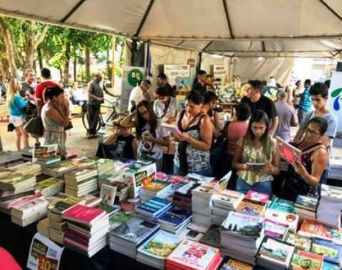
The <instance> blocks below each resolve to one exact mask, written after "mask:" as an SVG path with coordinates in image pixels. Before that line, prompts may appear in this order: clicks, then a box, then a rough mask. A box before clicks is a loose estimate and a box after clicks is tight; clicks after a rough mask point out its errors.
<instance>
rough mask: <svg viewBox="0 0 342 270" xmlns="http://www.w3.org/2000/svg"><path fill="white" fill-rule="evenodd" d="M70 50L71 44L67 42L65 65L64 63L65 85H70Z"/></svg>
mask: <svg viewBox="0 0 342 270" xmlns="http://www.w3.org/2000/svg"><path fill="white" fill-rule="evenodd" d="M70 49H71V46H70V42H69V41H67V42H66V44H65V63H64V76H63V79H64V80H63V83H64V85H66V84H68V83H69V64H70Z"/></svg>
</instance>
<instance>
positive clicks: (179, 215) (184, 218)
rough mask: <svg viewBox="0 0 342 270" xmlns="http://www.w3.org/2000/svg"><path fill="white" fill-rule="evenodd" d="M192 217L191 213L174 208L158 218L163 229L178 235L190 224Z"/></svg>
mask: <svg viewBox="0 0 342 270" xmlns="http://www.w3.org/2000/svg"><path fill="white" fill-rule="evenodd" d="M191 217H192V213H191V212H190V211H188V210H184V209H180V208H177V207H172V208H171V209H170V210H168V211H166V212H164V213H163V214H161V215H160V216H159V217H158V223H159V224H160V227H161V228H162V229H164V230H166V231H170V232H174V233H178V232H179V231H181V230H182V229H183V228H184V227H185V226H187V225H188V224H189V223H190V221H191Z"/></svg>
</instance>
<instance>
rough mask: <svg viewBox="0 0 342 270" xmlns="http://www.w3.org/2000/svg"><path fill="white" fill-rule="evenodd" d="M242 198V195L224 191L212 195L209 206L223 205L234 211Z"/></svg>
mask: <svg viewBox="0 0 342 270" xmlns="http://www.w3.org/2000/svg"><path fill="white" fill-rule="evenodd" d="M243 198H244V195H243V193H240V192H237V191H233V190H228V189H226V190H223V191H221V192H219V193H214V194H213V196H212V197H211V205H213V206H215V205H221V206H223V205H225V206H227V207H229V208H233V209H235V208H237V207H238V205H239V204H240V203H241V201H242V200H243Z"/></svg>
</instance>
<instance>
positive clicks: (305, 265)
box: [291, 250, 323, 270]
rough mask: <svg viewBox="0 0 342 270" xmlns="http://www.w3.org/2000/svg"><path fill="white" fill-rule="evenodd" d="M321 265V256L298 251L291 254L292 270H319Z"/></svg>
mask: <svg viewBox="0 0 342 270" xmlns="http://www.w3.org/2000/svg"><path fill="white" fill-rule="evenodd" d="M322 264H323V257H322V256H321V255H317V254H313V253H310V252H305V251H302V250H298V251H296V252H295V254H293V257H292V260H291V267H292V269H293V270H320V269H321V267H322Z"/></svg>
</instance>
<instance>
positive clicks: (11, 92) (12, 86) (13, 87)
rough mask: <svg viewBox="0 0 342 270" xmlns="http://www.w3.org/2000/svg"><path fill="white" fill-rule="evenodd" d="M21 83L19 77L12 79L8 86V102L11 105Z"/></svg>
mask: <svg viewBox="0 0 342 270" xmlns="http://www.w3.org/2000/svg"><path fill="white" fill-rule="evenodd" d="M18 84H19V82H18V80H17V79H15V78H14V79H13V78H12V79H10V80H9V82H8V86H7V94H6V103H7V106H10V105H11V104H12V102H13V98H14V96H15V95H16V94H17V91H18V89H17V85H18Z"/></svg>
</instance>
